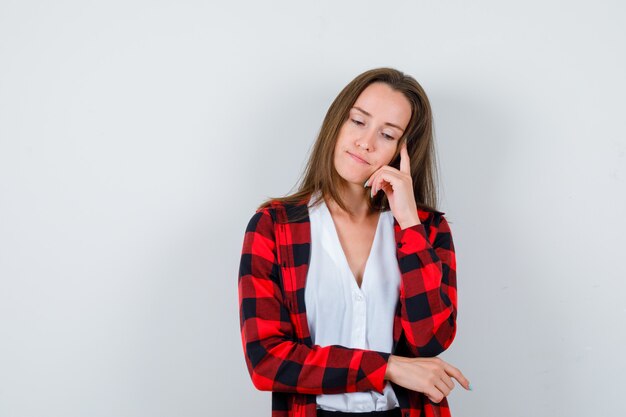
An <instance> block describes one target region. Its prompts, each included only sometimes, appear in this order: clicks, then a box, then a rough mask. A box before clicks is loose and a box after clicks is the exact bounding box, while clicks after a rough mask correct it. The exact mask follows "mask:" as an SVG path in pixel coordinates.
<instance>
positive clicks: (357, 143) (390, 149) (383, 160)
mask: <svg viewBox="0 0 626 417" xmlns="http://www.w3.org/2000/svg"><path fill="white" fill-rule="evenodd" d="M410 119H411V104H410V103H409V101H408V100H407V98H406V97H405V96H404V94H402V93H401V92H399V91H396V90H393V89H392V88H391V87H389V86H388V85H387V84H385V83H382V82H376V83H373V84H370V85H369V86H368V87H367V88H366V89H365V90H363V92H362V93H361V95H360V96H359V97H358V98H357V100H356V102H355V103H354V106H353V107H352V108H351V109H350V113H349V116H348V119H347V120H346V121H345V122H344V123H343V125H342V126H341V129H340V131H339V135H338V137H337V142H336V143H335V155H334V164H335V169H336V170H337V172H338V173H339V175H340V176H341V177H342V178H343V179H344V180H345V181H346V182H348V183H349V184H355V185H358V186H360V187H361V188H362V187H363V183H365V180H367V179H368V178H369V177H370V176H371V175H372V174H373V173H374V172H375V171H376V170H377V169H378V168H380V167H382V166H384V165H388V164H389V163H390V162H391V160H392V158H393V156H394V155H395V153H396V150H397V149H398V143H399V140H400V138H401V137H402V134H403V133H404V130H405V129H406V127H407V125H408V124H409V120H410Z"/></svg>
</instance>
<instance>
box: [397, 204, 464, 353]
mask: <svg viewBox="0 0 626 417" xmlns="http://www.w3.org/2000/svg"><path fill="white" fill-rule="evenodd" d="M426 227H429V228H430V238H431V240H432V244H431V240H429V238H428V235H427V233H426ZM395 235H396V242H397V250H396V253H397V257H398V265H399V267H400V273H401V275H402V281H401V285H400V304H401V323H402V328H403V330H404V333H405V335H406V340H407V344H408V347H409V350H410V351H411V353H412V354H413V355H414V356H415V357H420V356H425V357H432V356H437V355H438V354H440V353H441V352H443V351H444V350H446V349H447V348H448V347H449V346H450V344H451V343H452V340H453V339H454V336H455V333H456V315H457V292H456V258H455V252H454V244H453V242H452V234H451V231H450V227H449V225H448V222H447V221H446V219H445V217H444V216H443V214H439V215H435V216H434V218H433V220H432V222H430V223H429V226H425V225H424V224H422V223H420V224H417V225H414V226H411V227H407V228H406V229H401V228H400V226H399V225H398V224H396V225H395Z"/></svg>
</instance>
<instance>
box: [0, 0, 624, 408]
mask: <svg viewBox="0 0 626 417" xmlns="http://www.w3.org/2000/svg"><path fill="white" fill-rule="evenodd" d="M625 18H626V6H625V5H624V3H623V2H619V1H617V0H615V1H609V0H604V1H597V2H593V3H592V2H584V1H555V0H551V1H546V0H541V1H540V0H528V1H524V2H502V1H495V0H493V1H488V0H476V1H471V2H468V1H396V2H393V1H391V2H387V3H384V4H383V3H382V2H367V1H356V0H351V1H330V0H324V1H316V2H306V3H305V2H294V1H280V2H278V1H276V2H255V1H248V2H245V3H243V2H230V3H226V2H222V3H218V2H208V1H180V0H178V1H135V0H133V1H128V0H126V1H106V2H105V1H101V2H96V1H92V2H83V1H58V2H46V1H19V2H18V1H8V0H3V1H2V2H1V3H0V416H2V417H26V416H37V417H41V416H46V417H57V416H63V417H77V416H89V417H99V416H103V417H104V416H107V417H109V416H129V417H131V416H132V417H135V416H150V417H152V416H190V417H191V416H209V415H210V416H217V415H220V416H250V415H258V416H261V415H264V416H269V414H270V393H269V392H259V391H256V389H255V388H254V387H253V385H252V383H251V381H250V379H249V376H248V374H247V371H246V368H245V363H244V358H243V352H242V347H241V341H240V336H239V319H238V308H237V271H238V263H239V255H240V250H241V243H242V240H243V232H244V228H245V226H246V224H247V221H248V219H249V218H250V217H251V216H252V214H253V213H254V209H255V207H256V205H257V204H259V203H260V202H261V200H262V199H263V198H265V197H266V196H270V195H271V196H275V195H283V194H285V193H287V192H288V191H289V190H290V189H291V187H292V186H293V185H294V184H295V182H296V180H297V178H298V176H299V174H300V171H301V169H302V167H303V164H304V162H305V160H306V155H307V152H308V150H309V147H310V146H311V144H312V143H313V140H314V138H315V135H316V133H317V131H318V129H319V126H320V124H321V121H322V118H323V116H324V114H325V112H326V109H327V107H328V105H329V104H330V102H331V101H332V99H333V98H334V97H335V95H336V94H337V93H338V92H339V90H340V89H341V88H342V87H343V86H344V85H345V84H346V83H347V82H349V81H350V80H351V79H352V78H353V77H354V76H356V75H357V74H358V73H360V72H362V71H364V70H366V69H370V68H373V67H377V66H393V67H396V68H398V69H401V70H404V71H406V72H408V73H409V74H412V75H414V76H415V77H416V78H417V79H418V81H420V83H421V84H422V85H423V86H424V88H425V89H426V91H427V93H428V94H429V96H430V98H431V100H432V105H433V108H434V112H435V123H436V135H437V146H438V155H439V163H440V171H441V180H442V183H441V190H442V194H441V196H442V201H441V202H442V204H441V206H440V208H441V209H442V210H443V211H445V212H446V213H447V218H448V219H449V221H450V222H451V227H452V228H453V236H454V238H455V245H456V248H457V261H458V285H459V316H458V323H459V331H458V334H457V338H456V340H455V342H454V343H453V345H452V347H451V348H450V349H449V350H448V351H446V352H444V354H442V357H443V358H444V359H446V360H447V361H449V362H451V363H453V364H455V365H456V366H458V367H459V368H461V369H462V370H463V371H464V372H465V374H466V375H467V376H468V377H469V378H470V380H471V381H472V384H473V385H474V391H473V392H467V391H465V390H463V389H462V388H460V387H458V386H457V388H456V389H455V390H454V391H453V392H452V393H451V394H450V397H449V401H450V404H451V409H452V414H453V416H455V417H470V416H494V417H495V416H501V415H506V416H511V417H515V416H520V417H521V416H529V415H533V416H567V417H569V416H581V417H582V416H600V415H613V416H617V415H626V414H625V413H626V403H624V402H623V394H622V392H623V388H624V386H625V385H624V373H625V371H626V361H625V360H624V357H623V354H622V353H620V352H623V349H624V346H625V345H626V307H625V302H624V291H625V290H626V284H625V283H624V278H626V273H625V272H626V267H625V266H624V262H623V259H624V249H625V245H624V243H623V242H624V232H625V226H626V220H625V219H624V214H625V213H626V192H625V190H626V188H625V180H626V122H625V120H626V118H625V117H624V110H625V109H626V98H625V97H626V80H625V77H624V74H626V29H625V26H624V21H625Z"/></svg>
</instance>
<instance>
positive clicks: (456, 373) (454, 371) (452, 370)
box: [444, 363, 470, 390]
mask: <svg viewBox="0 0 626 417" xmlns="http://www.w3.org/2000/svg"><path fill="white" fill-rule="evenodd" d="M444 370H445V371H446V373H447V374H448V375H450V376H451V377H453V378H454V379H456V380H457V381H459V383H460V384H461V385H462V386H463V388H465V389H466V390H469V384H470V382H469V380H468V379H467V378H466V377H465V375H463V372H461V371H460V370H459V369H458V368H456V367H454V366H452V365H450V364H449V363H446V365H445V366H444Z"/></svg>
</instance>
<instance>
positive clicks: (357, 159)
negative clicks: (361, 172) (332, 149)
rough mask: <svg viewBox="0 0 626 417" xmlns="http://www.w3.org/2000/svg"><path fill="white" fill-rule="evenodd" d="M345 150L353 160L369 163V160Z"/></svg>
mask: <svg viewBox="0 0 626 417" xmlns="http://www.w3.org/2000/svg"><path fill="white" fill-rule="evenodd" d="M346 152H347V153H348V155H350V157H351V158H352V159H353V160H355V161H357V162H359V163H361V164H366V165H369V162H367V161H366V160H364V159H363V158H360V157H358V156H356V155H355V154H353V153H350V152H349V151H346Z"/></svg>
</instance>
